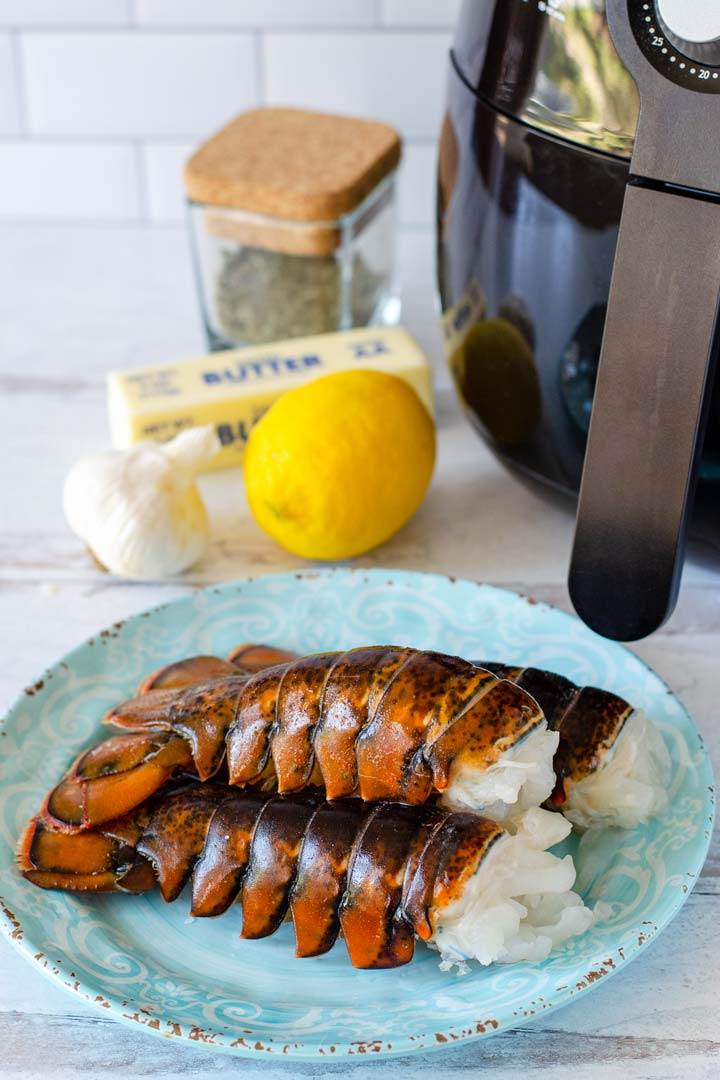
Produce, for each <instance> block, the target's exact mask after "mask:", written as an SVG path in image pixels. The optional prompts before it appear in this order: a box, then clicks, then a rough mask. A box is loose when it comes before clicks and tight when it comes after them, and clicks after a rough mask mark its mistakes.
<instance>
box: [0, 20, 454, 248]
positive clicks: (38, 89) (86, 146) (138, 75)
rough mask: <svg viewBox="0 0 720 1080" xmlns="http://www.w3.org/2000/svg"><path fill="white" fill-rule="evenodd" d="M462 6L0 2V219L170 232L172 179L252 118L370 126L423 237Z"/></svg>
mask: <svg viewBox="0 0 720 1080" xmlns="http://www.w3.org/2000/svg"><path fill="white" fill-rule="evenodd" d="M460 2H461V0H270V2H269V3H266V4H258V3H257V0H63V2H62V3H60V2H58V0H0V169H1V170H2V172H1V174H0V175H2V184H0V217H4V218H7V217H22V218H38V219H48V218H56V219H57V218H67V219H95V220H103V219H107V220H116V221H117V220H142V219H147V220H149V221H157V222H163V221H175V220H178V219H179V218H181V217H182V216H183V213H184V196H183V189H182V165H183V163H184V161H185V159H186V158H187V157H188V155H189V154H190V153H191V152H192V150H193V148H194V147H195V146H196V145H197V144H198V143H199V142H200V141H201V140H202V139H203V138H205V137H206V136H207V135H209V134H210V133H211V132H212V131H214V130H216V129H217V128H218V127H220V126H221V125H222V124H223V123H224V122H225V121H226V120H228V119H230V117H232V116H233V115H234V114H236V113H238V112H240V111H242V110H243V109H247V108H251V107H253V106H254V105H258V104H289V105H299V106H307V107H310V108H317V109H325V110H327V111H330V112H333V111H334V112H347V113H350V114H354V115H358V116H367V117H375V118H378V119H382V120H386V121H388V122H389V123H392V124H394V125H396V126H397V127H398V128H399V129H400V132H401V134H402V136H403V139H404V144H405V152H404V158H403V164H402V167H401V173H400V179H399V207H400V222H401V225H403V226H407V227H410V228H427V227H430V226H431V224H432V220H433V207H434V171H435V140H436V136H437V132H438V129H439V126H440V120H441V115H442V106H443V98H444V86H445V78H446V68H447V50H448V48H449V44H450V38H451V32H452V26H453V24H454V22H455V19H456V17H457V12H458V9H459V6H460Z"/></svg>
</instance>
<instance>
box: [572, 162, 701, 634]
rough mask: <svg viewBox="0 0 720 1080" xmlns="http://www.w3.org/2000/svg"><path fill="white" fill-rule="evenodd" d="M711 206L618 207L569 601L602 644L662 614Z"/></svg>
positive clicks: (684, 489) (682, 511) (672, 594)
mask: <svg viewBox="0 0 720 1080" xmlns="http://www.w3.org/2000/svg"><path fill="white" fill-rule="evenodd" d="M719 292H720V203H718V202H716V201H711V200H708V199H703V198H702V197H700V198H698V197H696V196H694V195H693V193H690V192H687V193H678V192H677V189H676V190H675V191H672V192H671V191H669V190H668V189H664V190H663V189H656V188H654V187H650V186H642V184H641V183H633V182H631V184H630V185H629V186H628V188H627V191H626V195H625V202H624V206H623V213H622V220H621V224H620V233H619V239H618V247H617V252H616V256H615V267H614V271H613V278H612V286H611V290H610V300H609V306H608V312H607V318H606V323H605V334H604V337H603V343H602V351H601V356H600V366H599V370H598V378H597V385H596V390H595V397H594V402H593V411H592V419H591V424H590V433H589V438H588V445H587V451H586V457H585V467H584V472H583V479H582V485H581V490H580V501H579V507H578V519H577V526H576V532H575V542H574V549H573V555H572V562H571V567H570V579H569V586H570V594H571V597H572V601H573V604H574V606H575V609H576V610H577V612H578V614H579V615H580V616H581V617H582V618H583V619H584V621H585V622H586V623H588V625H589V626H591V627H592V628H593V629H594V630H596V631H598V633H600V634H603V635H604V636H605V637H610V638H615V639H617V640H620V641H631V640H636V639H638V638H642V637H645V636H646V635H647V634H650V633H652V631H653V630H655V629H657V627H658V626H660V625H661V624H662V623H663V622H664V621H665V619H666V618H667V617H668V616H669V615H670V614H671V612H672V610H673V608H674V606H675V600H676V598H677V592H678V588H679V584H680V575H681V571H682V562H683V553H684V547H685V540H686V534H687V526H688V516H689V512H690V510H691V507H692V496H693V487H694V482H695V479H696V474H697V470H698V464H699V457H700V451H701V449H702V434H703V426H704V424H703V422H704V416H705V414H706V411H707V410H706V399H707V398H708V397H709V394H708V393H707V389H708V384H709V380H710V377H711V372H712V365H713V363H714V360H715V354H716V351H717V341H716V336H717V318H718V295H719Z"/></svg>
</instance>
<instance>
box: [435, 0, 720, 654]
mask: <svg viewBox="0 0 720 1080" xmlns="http://www.w3.org/2000/svg"><path fill="white" fill-rule="evenodd" d="M438 280H439V288H440V296H441V301H442V307H443V327H444V334H445V343H446V349H447V353H448V360H449V363H450V367H451V370H452V373H453V377H454V380H455V383H456V385H457V388H458V391H459V393H460V396H461V398H462V401H463V404H464V406H465V408H466V410H467V412H468V415H469V416H470V418H471V420H472V422H473V423H474V424H475V426H476V427H477V429H478V430H479V431H480V432H481V434H482V435H483V436H484V437H485V438H486V439H487V440H488V441H489V443H490V445H491V446H492V447H493V449H494V450H495V452H496V453H497V454H498V455H499V456H500V457H501V458H502V460H503V461H504V462H505V463H506V464H507V465H509V466H511V467H512V468H513V469H514V470H518V471H520V472H521V473H522V474H525V475H527V476H531V477H533V478H537V479H540V480H543V481H545V482H546V483H548V484H550V485H553V486H554V487H555V488H557V489H560V490H563V491H566V492H569V493H577V492H578V491H579V492H580V495H579V503H578V520H577V527H576V533H575V543H574V550H573V556H572V564H571V568H570V579H569V580H570V593H571V597H572V600H573V603H574V605H575V608H576V610H577V611H578V613H579V614H580V616H581V617H582V618H583V619H584V620H585V622H586V623H588V625H590V626H591V627H593V628H594V629H595V630H597V631H598V632H599V633H601V634H604V635H605V636H607V637H612V638H616V639H618V640H634V639H637V638H641V637H644V636H645V635H647V634H649V633H651V632H652V631H653V630H654V629H656V628H657V627H658V626H659V625H660V624H661V623H662V622H663V621H664V620H665V619H666V618H667V617H668V615H669V614H670V613H671V611H672V609H673V607H674V604H675V600H676V596H677V591H678V586H679V580H680V573H681V568H682V560H683V555H684V547H685V537H686V533H687V528H688V521H689V519H690V527H691V531H692V532H693V533H694V534H695V535H697V536H698V537H700V538H702V539H703V540H704V542H705V544H706V546H707V548H708V550H712V551H713V552H714V553H715V554H717V552H718V550H720V548H719V541H720V387H719V386H718V384H717V382H716V381H715V380H714V367H715V360H716V353H717V349H718V340H719V339H720V335H719V334H718V297H719V294H720V0H692V3H690V2H689V0H648V2H644V0H606V2H603V0H546V2H543V0H539V2H538V0H465V3H464V5H463V8H462V11H461V15H460V20H459V24H458V28H457V32H456V35H455V44H454V47H453V51H452V53H451V59H450V73H449V88H448V103H447V111H446V114H445V119H444V122H443V128H442V133H441V138H440V158H439V170H438Z"/></svg>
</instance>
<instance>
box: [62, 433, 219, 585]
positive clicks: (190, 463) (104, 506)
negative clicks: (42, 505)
mask: <svg viewBox="0 0 720 1080" xmlns="http://www.w3.org/2000/svg"><path fill="white" fill-rule="evenodd" d="M219 449H220V440H219V439H218V437H217V434H216V432H215V429H214V428H213V427H212V426H208V427H198V428H189V429H188V430H187V431H183V432H181V433H180V434H179V435H176V436H175V438H174V439H172V440H171V441H170V442H167V443H153V442H145V443H140V444H139V445H138V446H135V447H133V449H131V450H106V451H105V452H103V453H100V454H93V456H92V457H87V458H83V460H82V461H79V462H78V463H77V465H75V466H74V468H73V469H71V471H70V473H69V475H68V477H67V480H66V481H65V489H64V491H63V508H64V510H65V517H66V518H67V522H68V524H69V526H70V528H71V529H72V530H73V532H74V533H76V535H77V536H79V537H80V539H81V540H84V541H85V543H86V544H87V546H88V547H89V548H90V551H91V552H92V554H93V555H94V556H95V557H96V558H97V559H98V561H99V562H101V563H102V565H103V566H105V567H107V569H108V570H111V571H112V573H113V574H118V575H119V576H120V577H127V578H138V579H144V580H148V579H152V578H160V577H167V576H168V575H170V574H176V573H178V572H179V571H181V570H185V569H187V567H188V566H191V565H192V563H194V562H195V561H196V560H197V559H198V558H199V557H200V556H201V555H202V553H203V552H204V550H205V548H206V546H207V542H208V537H209V531H210V530H209V525H208V518H207V512H206V510H205V506H204V504H203V501H202V499H201V497H200V493H199V491H198V489H197V486H196V484H195V476H196V474H197V472H198V470H199V469H201V468H202V467H203V466H204V465H206V464H207V463H208V462H209V461H210V460H211V459H212V458H213V457H214V456H215V454H216V453H217V452H218V450H219Z"/></svg>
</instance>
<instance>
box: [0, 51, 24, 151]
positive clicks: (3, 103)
mask: <svg viewBox="0 0 720 1080" xmlns="http://www.w3.org/2000/svg"><path fill="white" fill-rule="evenodd" d="M19 130H20V100H19V95H18V72H17V65H16V49H15V42H14V41H13V39H12V38H11V37H10V35H9V34H0V135H8V134H11V135H12V134H15V132H17V131H19Z"/></svg>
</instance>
